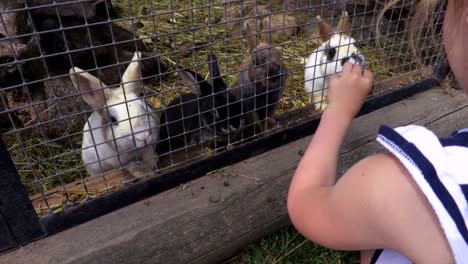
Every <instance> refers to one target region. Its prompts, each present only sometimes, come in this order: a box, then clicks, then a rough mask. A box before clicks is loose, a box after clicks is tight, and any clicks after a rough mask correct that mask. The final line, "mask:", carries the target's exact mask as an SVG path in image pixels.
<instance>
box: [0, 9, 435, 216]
mask: <svg viewBox="0 0 468 264" xmlns="http://www.w3.org/2000/svg"><path fill="white" fill-rule="evenodd" d="M384 4H385V1H343V2H339V1H322V0H307V1H306V0H294V1H273V0H272V1H247V0H245V1H241V0H233V1H229V2H228V1H221V0H220V1H214V0H213V1H211V0H209V1H200V0H191V1H172V0H163V1H152V0H113V1H111V0H100V1H98V0H79V1H66V0H55V1H52V0H24V1H13V0H6V1H2V3H0V12H1V13H0V87H1V88H0V99H1V100H0V123H1V132H2V134H3V140H4V141H5V143H6V146H7V148H8V151H9V153H10V155H11V157H12V159H13V161H14V163H15V165H16V168H17V170H18V173H19V175H20V177H21V180H22V182H23V184H24V185H25V186H26V189H27V192H28V194H29V195H30V198H31V201H32V203H33V205H34V208H35V210H36V212H37V213H38V215H40V216H47V215H51V214H54V213H56V212H59V211H62V210H64V209H66V208H68V207H71V206H74V205H77V204H82V203H86V202H87V201H89V200H91V199H94V198H96V197H100V196H103V195H106V194H108V193H110V192H112V191H114V190H116V189H119V188H122V187H125V185H129V184H132V183H133V182H135V181H136V180H144V179H146V178H148V177H158V175H161V174H164V173H167V172H169V171H171V170H174V169H176V168H179V167H180V166H186V165H187V164H188V163H193V162H196V161H199V160H203V159H206V158H207V157H212V156H214V155H218V154H219V153H222V152H224V151H226V150H233V149H236V148H238V147H239V146H242V145H243V144H245V143H247V142H250V141H253V140H257V139H259V138H262V137H264V136H266V135H271V134H273V133H276V132H277V131H281V130H282V129H285V128H288V127H293V126H294V125H296V124H299V123H301V122H304V121H307V120H312V119H317V118H319V113H320V111H322V110H323V109H324V108H325V107H326V88H327V77H328V76H329V75H330V74H334V73H339V72H340V71H341V69H342V65H343V63H345V62H347V61H349V62H352V63H357V64H362V65H363V67H366V68H369V69H371V70H372V71H373V72H374V75H375V87H374V89H373V93H372V95H371V98H372V97H375V96H378V95H381V94H384V93H387V92H388V91H390V90H396V89H399V87H402V86H405V85H407V84H409V83H411V82H414V81H415V80H419V79H422V78H426V77H428V76H429V75H430V74H431V71H432V68H433V66H434V64H435V61H436V58H437V55H438V54H439V52H440V46H441V42H440V41H439V37H440V32H441V30H440V27H441V23H442V19H443V13H444V7H443V6H441V8H440V9H439V10H437V11H436V13H434V14H432V16H433V17H436V18H437V19H436V24H435V25H431V26H429V27H431V28H428V30H426V31H423V32H424V33H423V34H420V35H419V37H418V38H419V39H418V41H419V45H420V54H419V55H420V57H421V62H422V63H418V61H416V59H415V56H413V55H414V54H413V53H412V51H411V50H410V45H409V43H408V41H407V39H408V33H409V29H408V20H409V18H410V17H411V14H412V12H413V9H414V1H403V4H402V5H399V6H396V7H395V8H393V9H391V10H389V11H388V12H386V13H385V15H384V16H383V17H382V18H381V19H382V24H381V26H380V28H379V29H377V32H378V33H379V34H380V35H381V38H379V41H377V39H376V32H375V26H376V21H377V19H378V14H379V13H380V10H381V9H382V7H383V6H384ZM318 16H319V17H318ZM432 27H436V30H433V29H434V28H432ZM437 28H438V29H437ZM429 29H431V30H429ZM221 165H222V164H220V166H221Z"/></svg>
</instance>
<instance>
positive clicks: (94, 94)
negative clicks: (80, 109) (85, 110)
mask: <svg viewBox="0 0 468 264" xmlns="http://www.w3.org/2000/svg"><path fill="white" fill-rule="evenodd" d="M70 79H71V81H72V83H73V86H75V88H77V89H78V90H79V91H80V92H81V93H82V94H81V96H82V97H83V100H84V101H85V102H86V103H87V104H88V105H90V106H91V107H92V108H93V109H99V108H102V107H104V106H105V103H106V98H105V92H104V91H105V90H104V88H105V87H106V85H105V84H104V83H102V82H101V80H99V79H98V78H96V77H94V76H93V75H91V74H89V73H87V72H85V71H83V70H82V69H80V68H78V67H74V68H72V69H70Z"/></svg>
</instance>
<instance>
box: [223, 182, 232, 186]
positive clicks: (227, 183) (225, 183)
mask: <svg viewBox="0 0 468 264" xmlns="http://www.w3.org/2000/svg"><path fill="white" fill-rule="evenodd" d="M223 185H224V187H228V186H229V185H231V184H230V183H229V182H228V181H225V182H224V183H223Z"/></svg>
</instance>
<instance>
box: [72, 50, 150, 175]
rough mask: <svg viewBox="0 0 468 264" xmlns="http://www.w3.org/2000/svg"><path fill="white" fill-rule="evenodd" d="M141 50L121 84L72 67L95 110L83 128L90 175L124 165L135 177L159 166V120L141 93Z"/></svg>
mask: <svg viewBox="0 0 468 264" xmlns="http://www.w3.org/2000/svg"><path fill="white" fill-rule="evenodd" d="M138 58H141V54H140V53H139V52H135V54H134V56H133V58H132V61H131V62H130V64H129V65H128V67H127V69H126V70H125V72H124V74H123V75H122V83H121V84H120V86H119V87H116V88H110V87H107V86H106V85H105V84H104V83H102V81H100V80H99V79H98V78H96V77H94V76H93V75H91V74H89V73H87V72H85V71H83V70H82V69H79V68H77V67H75V68H72V69H71V70H70V78H71V80H72V82H73V85H74V86H75V87H76V88H77V89H78V90H79V91H80V92H81V96H82V98H83V100H84V101H85V102H86V103H87V104H88V105H90V106H91V107H92V108H93V109H94V112H93V113H92V114H91V116H90V117H89V118H88V121H87V122H86V124H85V126H84V128H83V142H82V149H81V156H82V160H83V163H84V165H85V167H86V170H87V171H88V173H89V174H90V175H92V176H93V175H99V174H101V173H105V172H107V171H110V170H114V169H121V168H125V169H126V170H127V171H128V172H130V174H131V175H132V176H134V177H138V176H142V175H145V174H147V173H150V172H153V171H155V170H156V169H157V156H156V154H155V151H154V147H153V144H155V143H156V141H157V140H158V139H159V120H158V117H157V115H156V113H155V112H154V111H152V108H151V107H150V106H149V105H148V104H147V103H146V101H145V99H144V98H142V97H141V96H140V95H141V94H143V92H144V86H143V83H142V81H141V71H140V62H139V61H138Z"/></svg>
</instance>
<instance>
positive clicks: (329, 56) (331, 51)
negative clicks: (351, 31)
mask: <svg viewBox="0 0 468 264" xmlns="http://www.w3.org/2000/svg"><path fill="white" fill-rule="evenodd" d="M335 55H336V48H329V49H327V59H328V60H329V61H331V60H333V58H334V57H335Z"/></svg>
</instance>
